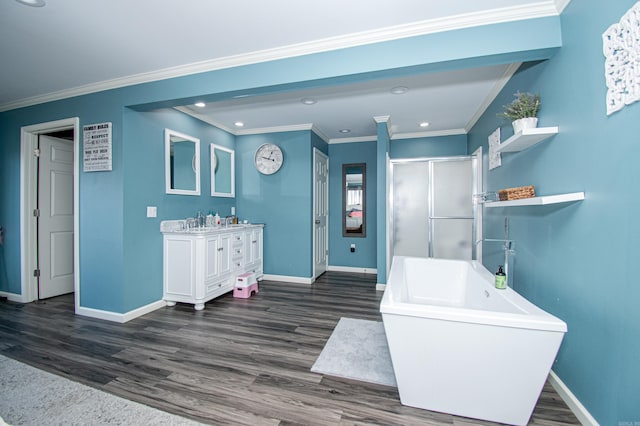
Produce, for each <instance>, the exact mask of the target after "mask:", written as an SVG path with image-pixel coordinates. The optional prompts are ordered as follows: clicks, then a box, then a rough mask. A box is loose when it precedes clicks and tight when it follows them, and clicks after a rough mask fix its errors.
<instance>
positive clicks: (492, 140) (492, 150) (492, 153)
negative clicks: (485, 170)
mask: <svg viewBox="0 0 640 426" xmlns="http://www.w3.org/2000/svg"><path fill="white" fill-rule="evenodd" d="M498 146H500V127H498V128H497V129H496V130H495V131H494V132H493V133H491V134H490V135H489V170H493V169H495V168H496V167H500V166H501V165H502V155H501V154H500V153H499V152H496V148H498Z"/></svg>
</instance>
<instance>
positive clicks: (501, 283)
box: [496, 265, 507, 290]
mask: <svg viewBox="0 0 640 426" xmlns="http://www.w3.org/2000/svg"><path fill="white" fill-rule="evenodd" d="M496 288H499V289H501V290H504V289H505V288H507V276H506V275H505V273H504V271H503V270H502V265H500V266H498V272H496Z"/></svg>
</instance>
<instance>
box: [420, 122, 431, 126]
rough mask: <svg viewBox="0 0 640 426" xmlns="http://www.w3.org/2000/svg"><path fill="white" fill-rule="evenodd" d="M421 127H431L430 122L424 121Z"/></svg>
mask: <svg viewBox="0 0 640 426" xmlns="http://www.w3.org/2000/svg"><path fill="white" fill-rule="evenodd" d="M420 127H429V122H428V121H423V122H422V123H420Z"/></svg>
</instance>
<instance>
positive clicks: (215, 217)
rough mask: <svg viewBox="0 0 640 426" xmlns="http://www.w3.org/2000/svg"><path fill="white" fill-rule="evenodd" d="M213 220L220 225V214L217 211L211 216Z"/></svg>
mask: <svg viewBox="0 0 640 426" xmlns="http://www.w3.org/2000/svg"><path fill="white" fill-rule="evenodd" d="M213 222H214V223H215V224H216V226H218V225H220V215H219V214H218V212H216V215H215V216H213Z"/></svg>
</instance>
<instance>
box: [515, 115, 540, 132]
mask: <svg viewBox="0 0 640 426" xmlns="http://www.w3.org/2000/svg"><path fill="white" fill-rule="evenodd" d="M511 124H512V125H513V132H514V133H518V132H521V131H522V130H523V129H532V128H534V127H538V117H525V118H519V119H517V120H514V121H513V122H512V123H511Z"/></svg>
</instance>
